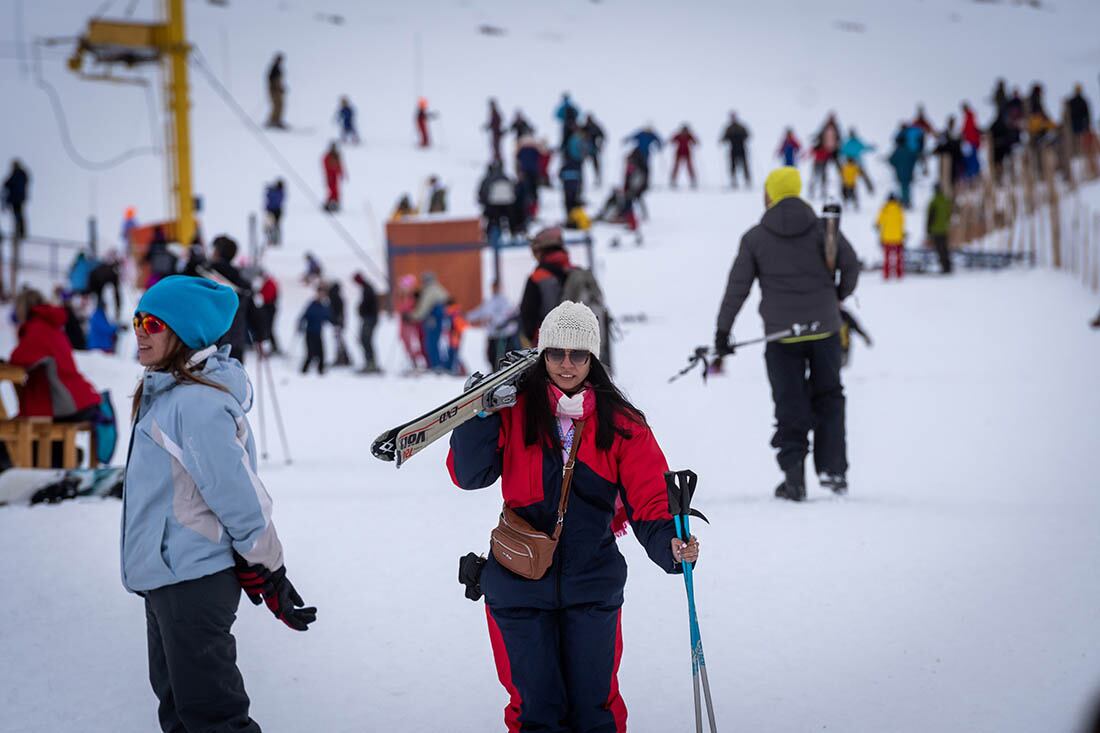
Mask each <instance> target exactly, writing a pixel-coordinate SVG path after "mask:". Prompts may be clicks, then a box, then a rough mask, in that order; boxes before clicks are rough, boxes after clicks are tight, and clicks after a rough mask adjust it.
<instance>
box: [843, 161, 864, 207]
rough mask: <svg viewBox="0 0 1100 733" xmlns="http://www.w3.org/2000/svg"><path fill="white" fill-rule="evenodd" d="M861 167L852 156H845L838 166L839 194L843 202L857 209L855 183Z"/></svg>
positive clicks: (857, 201)
mask: <svg viewBox="0 0 1100 733" xmlns="http://www.w3.org/2000/svg"><path fill="white" fill-rule="evenodd" d="M860 175H861V169H860V167H859V163H857V162H856V161H855V159H854V158H847V159H846V160H845V161H844V165H842V166H841V167H840V195H841V199H842V200H843V201H844V204H845V205H847V204H849V203H850V204H851V205H852V208H853V209H855V210H856V211H859V197H858V196H857V195H856V184H857V183H859V178H860Z"/></svg>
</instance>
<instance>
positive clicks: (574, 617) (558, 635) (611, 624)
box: [447, 301, 699, 733]
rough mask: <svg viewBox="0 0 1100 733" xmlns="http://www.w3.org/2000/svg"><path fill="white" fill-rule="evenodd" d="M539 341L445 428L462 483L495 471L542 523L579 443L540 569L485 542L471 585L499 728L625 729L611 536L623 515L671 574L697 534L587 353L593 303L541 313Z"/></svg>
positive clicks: (651, 450)
mask: <svg viewBox="0 0 1100 733" xmlns="http://www.w3.org/2000/svg"><path fill="white" fill-rule="evenodd" d="M538 351H539V355H540V358H539V361H538V362H537V363H536V365H535V366H534V367H533V368H532V370H531V371H530V372H529V373H528V375H527V377H526V380H525V381H524V383H523V385H522V386H521V387H520V388H519V392H518V394H517V392H516V389H515V387H512V386H506V387H505V388H501V387H498V388H497V389H495V390H493V392H492V393H490V395H488V396H487V397H488V399H487V400H486V403H487V404H486V405H485V407H486V410H487V411H488V412H487V413H486V417H484V418H482V419H474V420H470V421H468V422H465V423H463V424H462V425H460V426H459V427H458V428H456V429H455V431H454V432H453V433H452V434H451V451H450V454H449V455H448V457H447V466H448V469H449V470H450V473H451V479H452V480H453V481H454V483H455V485H457V486H459V487H460V488H463V489H481V488H485V487H487V486H492V485H493V484H494V483H496V481H497V480H498V479H501V491H502V493H503V495H504V503H505V505H506V506H507V507H509V508H510V509H511V510H512V511H513V512H515V513H516V514H518V515H519V516H520V517H521V518H522V519H523V520H524V521H526V522H527V523H528V524H529V525H530V526H531V527H532V528H534V529H535V530H536V531H538V532H545V533H547V534H550V533H552V532H553V531H554V527H555V526H556V525H557V522H558V505H559V503H560V499H561V491H562V483H563V466H564V464H565V462H566V460H567V457H568V456H569V454H570V450H571V448H572V447H573V445H574V443H576V445H577V449H576V454H575V462H574V472H573V481H572V487H571V490H570V493H569V496H568V502H567V507H566V512H565V516H564V518H563V519H562V522H561V535H560V539H559V542H558V545H557V548H556V551H555V553H554V559H553V563H552V564H551V565H550V568H549V570H548V571H547V573H546V574H545V575H544V576H543V577H541V578H539V579H537V580H531V579H528V578H526V577H521V576H519V575H517V574H514V573H513V572H512V571H511V570H509V569H507V568H506V567H505V566H504V565H502V564H501V563H500V562H498V560H497V557H496V555H495V554H491V555H490V557H489V558H488V561H487V563H486V565H485V567H484V569H483V571H482V574H481V579H480V585H481V589H482V591H483V592H484V594H485V603H486V609H485V610H486V615H487V616H488V625H489V639H490V642H491V644H492V649H493V656H494V658H495V660H496V666H497V673H498V676H499V678H500V682H501V684H502V685H503V686H504V688H505V689H506V690H507V691H508V694H509V697H510V700H509V702H508V705H507V707H506V708H505V710H504V719H505V724H506V727H507V729H508V731H509V732H510V733H515V732H516V731H572V732H573V733H621V732H622V731H625V730H626V716H627V711H626V705H625V703H624V702H623V699H622V696H621V695H620V694H619V683H618V679H617V676H618V669H619V661H620V658H621V656H622V650H623V641H622V623H621V618H622V605H623V588H624V586H625V585H626V562H625V560H624V559H623V556H622V555H621V554H620V553H619V549H618V547H617V546H616V542H615V538H616V536H618V535H621V534H624V533H625V530H626V525H627V522H629V523H630V524H632V525H633V528H634V534H635V536H636V537H637V538H638V541H639V542H640V543H641V544H642V546H643V547H645V550H646V553H647V554H648V555H649V558H650V559H651V560H652V561H653V562H654V563H655V564H656V565H657V566H658V567H660V568H661V569H662V570H664V571H666V572H668V573H679V572H682V565H681V563H682V562H694V561H695V560H697V559H698V557H699V543H698V541H697V540H696V539H695V538H694V537H691V538H690V540H689V542H688V543H684V542H682V541H681V540H680V539H678V538H677V537H676V532H675V528H674V526H673V520H672V517H671V515H670V514H669V511H668V491H667V489H666V485H665V479H664V473H665V472H666V471H667V470H668V464H667V462H666V461H665V457H664V454H663V453H662V452H661V449H660V447H659V446H658V445H657V440H656V438H654V436H653V431H652V430H651V429H650V426H649V424H648V422H647V421H646V417H645V415H644V414H643V413H642V411H641V410H639V409H638V408H637V407H635V406H634V405H632V404H631V403H630V402H629V401H628V400H627V398H626V397H625V396H624V395H623V393H622V392H620V391H619V389H618V387H616V386H615V384H614V383H613V382H612V381H611V378H610V376H609V375H608V373H607V369H606V368H605V367H604V366H603V365H602V364H601V363H600V361H599V359H598V357H597V355H598V354H599V353H600V326H599V322H598V321H597V319H596V316H595V314H594V313H593V312H592V311H591V310H590V309H589V308H588V307H587V306H585V305H583V304H581V303H573V302H571V301H564V302H563V303H561V304H560V305H558V306H557V307H556V308H554V309H553V310H552V311H550V313H549V314H547V316H546V318H545V319H543V321H542V325H541V327H540V329H539V334H538ZM506 361H507V359H506ZM479 377H480V375H479V374H474V375H473V376H472V377H471V382H472V383H473V384H476V383H477V381H478V379H479ZM471 386H472V385H471ZM504 551H505V552H507V550H504ZM493 552H494V553H496V552H497V549H496V545H495V544H494V550H493Z"/></svg>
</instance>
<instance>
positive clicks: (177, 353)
mask: <svg viewBox="0 0 1100 733" xmlns="http://www.w3.org/2000/svg"><path fill="white" fill-rule="evenodd" d="M168 336H169V338H171V339H172V344H171V346H169V347H168V353H167V354H165V356H164V359H163V360H162V361H161V362H160V363H159V364H154V365H153V366H152V367H150V369H152V370H153V371H155V372H168V373H169V374H171V375H172V376H173V377H175V378H176V381H177V382H179V383H180V384H201V385H203V386H206V387H213V388H214V389H220V390H221V391H222V392H228V391H229V390H228V389H226V388H225V386H224V385H221V384H218V383H217V382H214V381H211V380H210V379H207V378H206V377H204V376H203V375H202V369H201V364H191V363H190V361H191V357H192V356H194V355H195V352H196V351H197V350H198V349H192V348H191V347H189V346H188V345H187V344H185V343H183V341H181V340H180V337H179V336H177V335H176V334H175V333H174V332H173V331H171V330H169V331H168ZM144 389H145V381H144V380H142V381H140V382H138V386H137V390H135V391H134V401H133V404H132V405H131V406H130V421H131V422H133V421H134V420H137V414H138V408H140V407H141V394H142V392H143V391H144Z"/></svg>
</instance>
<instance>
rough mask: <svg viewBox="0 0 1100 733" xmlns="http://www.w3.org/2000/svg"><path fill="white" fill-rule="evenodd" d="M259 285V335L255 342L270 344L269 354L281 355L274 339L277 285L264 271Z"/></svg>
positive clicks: (270, 275)
mask: <svg viewBox="0 0 1100 733" xmlns="http://www.w3.org/2000/svg"><path fill="white" fill-rule="evenodd" d="M261 277H262V278H263V281H262V283H261V284H260V307H259V321H260V324H259V325H260V329H259V330H260V333H259V336H258V337H257V339H256V340H257V341H258V342H260V343H262V342H264V341H268V342H270V343H271V353H272V354H281V353H282V352H281V351H279V342H278V340H277V339H276V338H275V316H276V314H277V312H278V309H279V283H278V282H277V281H276V280H275V278H274V276H272V274H271V273H270V272H267V271H264V272H263V273H262V274H261Z"/></svg>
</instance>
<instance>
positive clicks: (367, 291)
mask: <svg viewBox="0 0 1100 733" xmlns="http://www.w3.org/2000/svg"><path fill="white" fill-rule="evenodd" d="M352 280H353V281H354V282H355V284H356V285H358V286H359V289H360V291H361V292H360V298H359V322H360V323H359V346H361V347H362V349H363V368H362V369H360V370H359V373H360V374H381V373H382V370H381V369H379V368H378V360H377V358H375V355H374V329H375V327H376V326H377V325H378V293H376V292H375V290H374V286H373V285H371V284H370V280H368V279H367V278H366V276H365V275H364V274H363V273H361V272H357V273H355V275H354V276H353V277H352Z"/></svg>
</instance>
